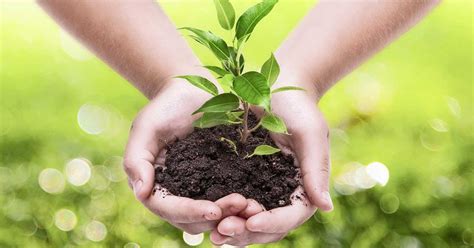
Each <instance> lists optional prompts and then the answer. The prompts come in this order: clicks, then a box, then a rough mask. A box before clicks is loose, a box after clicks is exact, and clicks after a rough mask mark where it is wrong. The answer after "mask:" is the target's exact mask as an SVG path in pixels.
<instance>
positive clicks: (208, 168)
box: [155, 115, 299, 210]
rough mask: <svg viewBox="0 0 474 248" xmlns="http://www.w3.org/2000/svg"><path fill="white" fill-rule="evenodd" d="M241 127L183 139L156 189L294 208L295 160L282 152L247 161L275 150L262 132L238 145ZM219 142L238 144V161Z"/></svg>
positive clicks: (173, 146) (211, 130)
mask: <svg viewBox="0 0 474 248" xmlns="http://www.w3.org/2000/svg"><path fill="white" fill-rule="evenodd" d="M249 123H250V125H249V126H250V127H253V126H254V125H255V124H256V118H255V116H253V115H250V116H249ZM239 126H240V125H231V126H217V127H213V128H206V129H195V130H194V132H193V133H192V134H190V135H189V136H188V137H186V138H185V139H182V140H179V141H176V142H175V143H173V144H170V145H169V147H168V151H167V153H166V159H165V168H163V167H157V168H156V171H155V174H156V175H155V176H156V179H155V180H156V183H157V184H159V185H160V186H161V187H163V188H165V189H167V190H168V191H169V192H170V193H171V194H173V195H177V196H183V197H189V198H193V199H205V200H211V201H215V200H218V199H219V198H221V197H224V196H226V195H228V194H231V193H239V194H241V195H243V196H244V197H246V198H250V199H255V200H257V201H258V202H259V203H260V204H262V205H263V206H265V208H266V209H267V210H270V209H272V208H276V207H282V206H286V205H288V204H290V203H291V201H290V196H291V194H292V193H293V192H294V191H295V189H296V187H297V186H298V185H299V182H298V180H297V174H298V169H297V168H296V167H295V166H294V165H293V157H292V156H290V155H283V153H281V152H279V153H276V154H272V155H267V156H253V157H251V158H244V157H245V156H246V155H247V154H252V152H253V150H254V149H255V147H257V146H258V145H262V144H267V145H272V146H274V147H276V145H275V144H274V143H273V140H272V139H271V138H270V135H269V133H268V131H266V130H264V129H263V128H259V129H258V130H256V131H255V132H253V133H252V135H251V136H250V137H249V138H248V140H247V143H246V145H242V144H240V142H237V141H238V140H239V138H240V135H239V133H238V131H237V129H238V128H239ZM221 137H225V138H227V139H230V140H232V141H235V143H236V145H237V150H238V152H239V155H237V154H235V153H234V151H233V149H231V147H230V146H229V144H228V143H226V142H224V141H220V138H221Z"/></svg>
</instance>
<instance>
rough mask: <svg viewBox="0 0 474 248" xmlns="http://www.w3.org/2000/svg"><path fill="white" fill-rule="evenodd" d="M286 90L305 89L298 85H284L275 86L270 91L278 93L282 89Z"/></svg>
mask: <svg viewBox="0 0 474 248" xmlns="http://www.w3.org/2000/svg"><path fill="white" fill-rule="evenodd" d="M288 90H302V91H306V90H305V89H303V88H300V87H296V86H284V87H280V88H276V89H274V90H273V91H272V94H275V93H278V92H282V91H288Z"/></svg>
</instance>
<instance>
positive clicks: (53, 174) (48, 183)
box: [38, 168, 66, 194]
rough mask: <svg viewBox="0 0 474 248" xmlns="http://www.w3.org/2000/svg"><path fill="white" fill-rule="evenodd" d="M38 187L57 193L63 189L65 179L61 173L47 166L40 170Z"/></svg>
mask: <svg viewBox="0 0 474 248" xmlns="http://www.w3.org/2000/svg"><path fill="white" fill-rule="evenodd" d="M38 183H39V185H40V187H41V188H42V189H43V190H44V191H45V192H47V193H50V194H59V193H62V192H63V191H64V187H65V186H66V180H65V179H64V176H63V174H62V173H61V172H60V171H59V170H56V169H52V168H47V169H44V170H42V171H41V173H40V174H39V177H38Z"/></svg>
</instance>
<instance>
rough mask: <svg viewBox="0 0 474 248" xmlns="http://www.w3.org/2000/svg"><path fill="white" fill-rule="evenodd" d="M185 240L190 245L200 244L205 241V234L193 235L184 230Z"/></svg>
mask: <svg viewBox="0 0 474 248" xmlns="http://www.w3.org/2000/svg"><path fill="white" fill-rule="evenodd" d="M183 240H184V243H186V244H188V245H190V246H197V245H200V244H201V243H202V242H203V241H204V234H203V233H200V234H196V235H192V234H189V233H187V232H183Z"/></svg>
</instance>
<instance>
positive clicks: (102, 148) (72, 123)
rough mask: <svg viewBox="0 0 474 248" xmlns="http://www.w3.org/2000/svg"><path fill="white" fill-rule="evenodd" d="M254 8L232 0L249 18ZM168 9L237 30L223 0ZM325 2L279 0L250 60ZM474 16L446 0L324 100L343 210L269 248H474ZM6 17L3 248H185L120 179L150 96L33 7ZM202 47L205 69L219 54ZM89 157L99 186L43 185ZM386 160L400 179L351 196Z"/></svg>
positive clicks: (13, 5) (5, 11)
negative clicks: (355, 184)
mask: <svg viewBox="0 0 474 248" xmlns="http://www.w3.org/2000/svg"><path fill="white" fill-rule="evenodd" d="M255 2H256V1H233V3H234V5H235V8H236V10H237V13H242V11H243V10H245V9H246V8H247V7H249V6H250V5H251V4H252V3H255ZM160 3H161V5H162V7H163V8H164V9H165V11H166V12H167V13H168V14H169V16H170V17H171V19H172V20H173V21H174V22H175V23H176V25H177V26H193V27H198V28H204V29H210V30H213V31H216V33H218V34H222V35H224V36H225V33H223V32H220V31H219V30H220V29H219V27H218V23H217V20H216V17H215V12H214V7H213V5H212V1H204V0H202V1H198V0H189V1H184V0H176V1H160ZM314 4H315V1H302V0H297V1H289V0H287V1H284V0H282V1H280V3H278V4H277V6H276V7H275V9H274V11H273V12H272V13H271V14H270V15H269V16H268V17H267V18H266V19H265V20H264V21H263V22H262V23H261V24H260V25H259V26H258V27H257V30H256V32H255V34H254V35H253V36H252V39H251V41H250V43H249V45H248V46H247V47H246V49H247V51H246V58H247V65H248V67H249V68H256V67H258V66H259V65H260V64H262V63H263V62H264V60H265V59H266V58H267V57H268V55H269V53H270V52H272V51H273V50H275V49H276V48H277V47H278V45H279V44H280V43H281V42H282V40H283V39H284V38H285V37H286V36H287V34H288V32H290V30H291V29H292V28H293V27H294V26H295V25H296V24H297V22H298V20H299V19H300V18H302V16H304V14H305V13H306V12H307V11H308V10H309V9H310V8H311V6H313V5H314ZM473 10H474V9H473V3H472V2H471V1H467V0H466V1H462V0H453V1H444V2H443V3H441V4H440V6H439V7H437V8H436V9H435V10H434V11H433V12H432V13H431V14H430V15H429V16H428V17H427V18H426V19H424V20H423V21H422V22H421V23H420V24H419V25H417V26H416V27H415V28H413V29H412V30H411V31H409V32H408V33H407V34H405V35H403V36H402V37H401V38H400V39H399V40H397V41H396V42H394V43H393V44H391V45H390V46H389V47H387V48H386V49H384V50H383V51H382V52H380V53H379V54H377V55H376V56H375V57H373V58H372V59H371V60H370V61H368V62H367V63H365V64H364V65H363V66H361V67H360V68H358V69H357V70H355V71H354V72H353V73H351V74H350V75H349V76H347V77H346V78H344V79H343V80H342V81H341V82H340V83H339V84H338V85H337V86H335V87H334V88H333V89H332V90H331V91H330V92H329V93H328V94H327V95H326V96H325V97H324V98H323V100H322V101H321V103H320V107H321V109H322V111H323V113H324V114H325V116H326V118H327V119H328V121H329V123H330V127H331V131H332V138H331V149H332V155H331V157H332V166H333V169H332V185H333V186H334V187H333V189H332V191H333V195H335V196H336V198H335V211H334V212H332V213H317V214H316V215H315V216H314V217H313V218H311V219H310V220H309V221H308V222H307V223H306V224H304V225H303V226H301V227H300V228H298V229H296V230H295V231H293V232H292V233H291V234H290V235H289V236H288V237H287V238H286V239H285V240H283V241H281V242H279V243H278V244H272V245H268V247H349V246H352V247H473V246H474V226H473V223H474V212H473V211H472V206H474V188H473V186H472V183H473V181H474V171H473V161H474V158H473V154H474V153H473V152H474V151H473V150H474V142H473V134H474V132H473V116H474V115H473V114H474V113H473V81H472V71H473V63H472V62H473V61H472V58H473V50H472V44H473V43H472V30H473V27H472V23H473V19H472V18H473V17H472V14H473ZM0 21H1V23H0V28H1V34H0V36H1V37H0V44H1V46H0V49H1V50H0V61H1V64H0V70H1V96H0V97H1V106H0V118H1V119H0V152H1V158H0V247H4V246H5V247H64V246H67V247H71V246H87V247H122V246H124V245H128V246H127V247H134V246H135V245H140V246H142V247H152V246H153V247H166V248H167V247H173V246H174V247H186V244H185V243H183V240H182V232H181V231H179V230H177V229H175V228H173V227H171V226H170V225H168V224H167V223H165V222H163V221H161V220H160V219H159V218H157V217H155V216H153V215H152V214H150V213H148V212H147V210H146V209H145V208H144V207H142V206H141V205H140V204H139V203H138V202H137V201H135V200H134V198H133V195H132V192H131V191H130V190H129V189H128V186H127V184H126V181H125V180H121V181H120V180H113V181H110V180H109V178H110V175H115V176H116V177H118V178H119V179H121V178H123V173H122V172H121V171H120V169H119V161H120V156H121V155H122V152H123V149H124V144H125V142H126V139H127V135H128V128H129V126H130V123H131V120H132V119H133V117H134V115H135V114H136V113H137V111H138V110H139V109H140V108H141V107H142V106H144V105H145V104H146V102H147V100H146V99H145V98H144V97H143V96H142V95H140V94H139V92H138V91H137V90H135V89H134V88H132V87H131V86H130V85H129V84H127V82H126V81H125V80H124V79H122V78H121V77H120V76H119V75H117V74H116V73H115V72H113V71H112V70H111V69H110V68H108V67H107V66H106V65H104V64H103V63H102V62H101V61H99V60H98V59H97V58H95V57H94V56H93V55H91V54H90V53H88V52H87V51H85V50H84V49H83V48H81V47H80V46H79V45H78V44H77V43H76V42H75V41H73V40H72V39H71V38H70V37H69V36H68V35H67V34H65V33H64V32H62V31H61V30H60V29H59V28H58V26H57V25H56V24H55V23H54V22H53V21H52V20H51V19H50V18H49V17H48V16H47V15H46V14H45V13H43V12H42V11H41V10H40V9H39V7H38V6H36V5H35V4H34V3H33V2H30V1H9V0H6V1H5V0H2V1H1V12H0ZM374 21H375V20H374ZM157 42H158V41H157ZM191 44H192V46H193V48H194V49H195V51H196V52H197V53H198V55H199V57H200V58H202V60H203V62H204V63H207V64H210V63H213V62H215V61H214V60H213V59H212V58H211V56H210V54H209V53H207V51H205V49H203V48H200V47H199V46H198V45H195V44H194V43H191ZM85 104H89V105H86V106H94V108H96V109H98V111H99V112H98V113H99V117H98V118H95V119H90V118H89V119H88V118H85V119H81V118H79V120H80V122H81V123H82V124H84V125H92V126H93V127H94V126H99V127H101V128H103V129H104V130H103V132H102V133H101V134H99V135H91V134H88V133H86V132H84V130H83V129H81V127H80V125H79V122H78V111H79V109H81V106H84V105H85ZM91 118H92V117H91ZM94 121H95V122H94ZM91 123H92V124H91ZM94 123H95V124H94ZM86 129H87V128H86ZM78 157H82V158H86V159H88V160H89V161H90V162H91V164H92V165H93V166H92V168H93V170H92V178H91V180H90V181H89V182H88V183H87V184H86V185H84V186H80V187H77V186H73V185H71V184H69V183H66V186H65V189H64V191H62V193H60V194H48V193H46V192H45V191H43V190H42V189H41V187H40V186H39V182H38V176H39V173H40V172H41V171H42V170H44V169H46V168H55V169H57V170H59V171H61V172H63V171H64V166H65V164H66V163H67V162H68V161H69V160H71V159H73V158H78ZM374 161H377V162H380V163H383V164H384V165H385V166H386V167H387V168H388V170H389V172H390V177H389V181H388V183H387V185H385V186H380V185H379V186H375V187H372V188H370V189H365V190H359V191H357V192H351V193H346V194H342V193H341V190H340V189H338V186H341V184H340V181H341V177H342V176H343V175H345V173H348V170H350V168H352V167H351V166H353V165H354V164H355V163H359V164H362V165H367V164H368V163H371V162H374ZM63 208H66V209H69V210H71V211H73V212H74V213H75V215H76V217H77V225H76V226H75V228H74V229H73V230H72V231H69V232H64V231H61V230H60V229H58V228H57V226H56V225H55V222H54V215H55V213H56V212H57V211H58V210H59V209H63ZM92 220H97V221H100V222H102V223H103V224H104V225H105V227H106V229H107V235H106V237H105V239H104V240H102V241H100V242H93V241H90V240H89V239H88V238H87V235H86V233H87V228H86V227H87V225H88V223H90V222H91V221H92ZM202 246H203V247H210V246H211V245H210V243H209V241H208V239H207V238H206V240H205V241H204V242H203V244H202Z"/></svg>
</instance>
